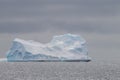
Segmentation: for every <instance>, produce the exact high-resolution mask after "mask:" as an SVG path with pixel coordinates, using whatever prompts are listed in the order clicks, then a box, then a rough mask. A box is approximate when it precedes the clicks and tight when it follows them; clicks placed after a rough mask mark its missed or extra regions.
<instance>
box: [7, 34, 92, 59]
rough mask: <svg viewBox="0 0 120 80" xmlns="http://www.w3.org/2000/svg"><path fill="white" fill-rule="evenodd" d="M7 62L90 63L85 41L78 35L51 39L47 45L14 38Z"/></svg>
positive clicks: (65, 35) (66, 35)
mask: <svg viewBox="0 0 120 80" xmlns="http://www.w3.org/2000/svg"><path fill="white" fill-rule="evenodd" d="M7 60H8V61H90V57H88V50H87V47H86V41H85V40H84V39H83V38H82V37H81V36H78V35H73V34H64V35H59V36H55V37H53V39H52V41H51V42H50V43H47V44H41V43H39V42H35V41H33V40H29V41H26V40H22V39H18V38H16V39H15V40H14V41H13V45H12V47H11V49H10V50H9V51H8V53H7Z"/></svg>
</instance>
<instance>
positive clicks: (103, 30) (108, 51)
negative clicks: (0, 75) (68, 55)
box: [0, 0, 120, 61]
mask: <svg viewBox="0 0 120 80" xmlns="http://www.w3.org/2000/svg"><path fill="white" fill-rule="evenodd" d="M64 33H73V34H78V35H81V36H83V37H84V38H85V39H86V41H87V44H88V49H89V55H90V56H91V57H92V58H93V59H95V60H96V59H98V60H119V61H120V0H0V57H5V55H6V52H7V51H8V50H9V48H10V46H11V43H12V42H11V41H12V40H13V39H14V38H16V37H19V38H23V39H33V40H37V41H40V42H43V43H47V42H49V41H50V40H51V39H52V36H53V35H59V34H64Z"/></svg>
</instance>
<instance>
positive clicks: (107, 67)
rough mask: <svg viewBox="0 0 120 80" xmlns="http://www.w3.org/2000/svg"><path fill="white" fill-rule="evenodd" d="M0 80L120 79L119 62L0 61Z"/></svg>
mask: <svg viewBox="0 0 120 80" xmlns="http://www.w3.org/2000/svg"><path fill="white" fill-rule="evenodd" d="M0 80H120V63H111V62H110V63H107V62H93V61H92V62H89V63H81V62H0Z"/></svg>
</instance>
